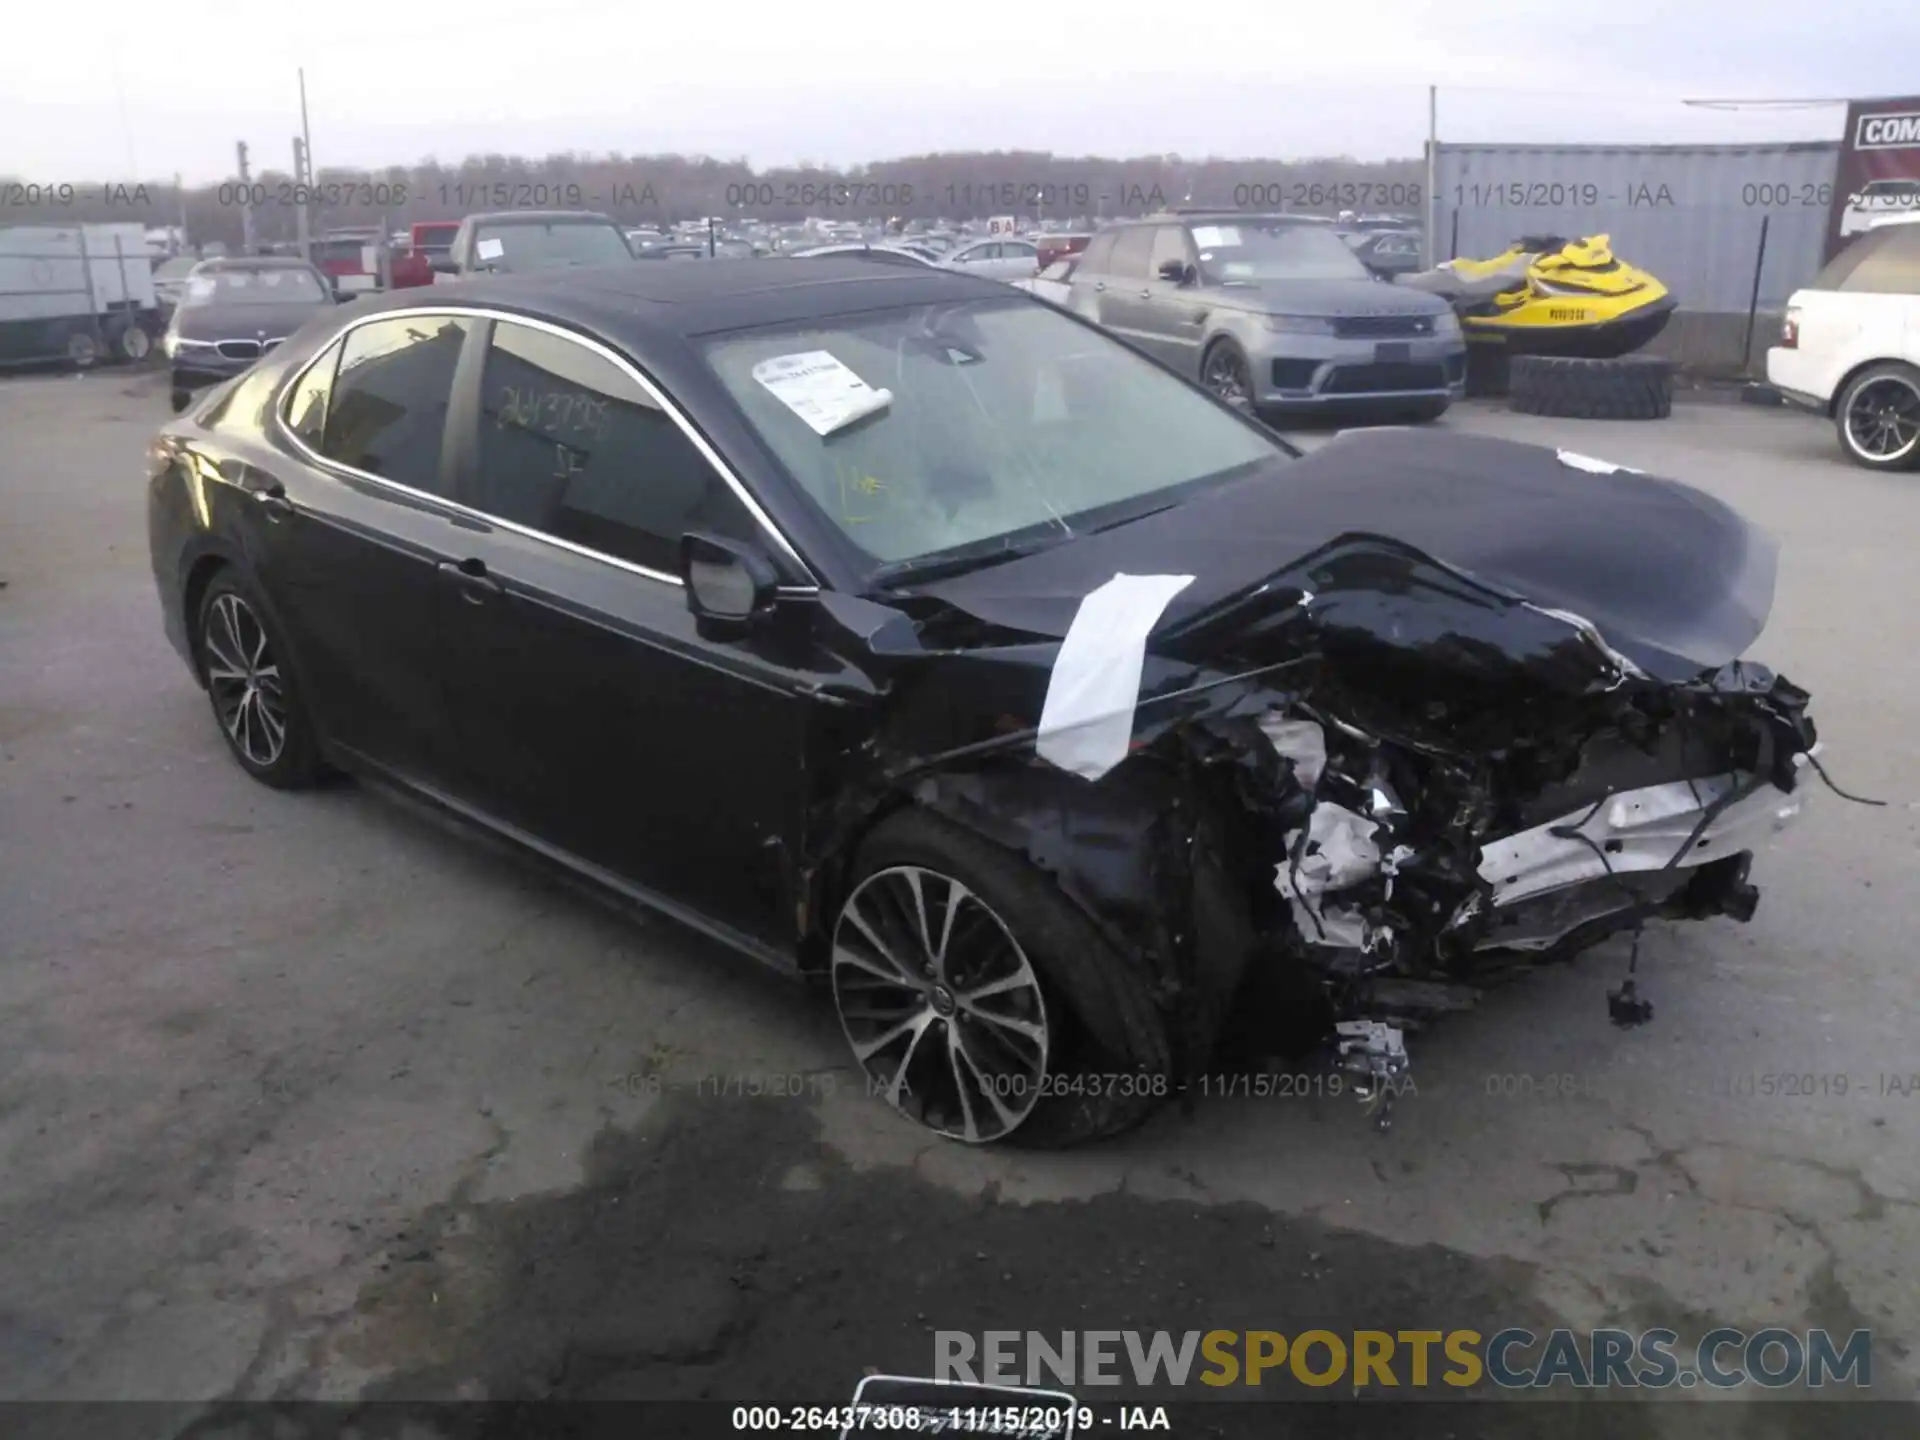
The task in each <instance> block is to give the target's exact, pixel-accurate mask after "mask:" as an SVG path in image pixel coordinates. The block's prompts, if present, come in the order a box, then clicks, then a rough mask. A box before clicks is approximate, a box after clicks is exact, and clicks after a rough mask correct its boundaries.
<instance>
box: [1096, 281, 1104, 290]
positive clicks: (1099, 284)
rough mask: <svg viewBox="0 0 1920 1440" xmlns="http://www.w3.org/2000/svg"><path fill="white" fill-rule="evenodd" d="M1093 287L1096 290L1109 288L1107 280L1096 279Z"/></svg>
mask: <svg viewBox="0 0 1920 1440" xmlns="http://www.w3.org/2000/svg"><path fill="white" fill-rule="evenodd" d="M1093 288H1094V289H1095V290H1105V289H1106V288H1107V282H1106V281H1104V280H1096V281H1094V282H1093Z"/></svg>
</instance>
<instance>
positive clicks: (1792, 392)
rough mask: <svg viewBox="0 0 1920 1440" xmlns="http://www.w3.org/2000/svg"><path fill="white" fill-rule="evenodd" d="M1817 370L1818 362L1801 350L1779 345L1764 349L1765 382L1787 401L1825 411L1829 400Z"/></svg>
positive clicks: (1807, 408)
mask: <svg viewBox="0 0 1920 1440" xmlns="http://www.w3.org/2000/svg"><path fill="white" fill-rule="evenodd" d="M1819 370H1820V366H1819V364H1818V362H1816V361H1815V360H1814V358H1813V357H1812V356H1811V355H1809V354H1808V353H1807V352H1806V351H1804V350H1799V349H1794V350H1789V349H1787V348H1785V347H1784V346H1780V345H1774V346H1771V347H1770V348H1769V349H1768V350H1767V383H1768V384H1769V385H1771V386H1773V388H1774V389H1776V390H1778V391H1779V392H1780V393H1781V394H1782V395H1783V396H1785V397H1786V399H1787V400H1788V402H1789V403H1791V404H1794V405H1798V406H1800V407H1801V408H1802V409H1805V410H1816V411H1818V412H1820V413H1821V414H1823V415H1824V414H1825V413H1826V411H1827V406H1828V404H1829V403H1830V400H1829V397H1828V396H1827V395H1825V394H1824V393H1823V391H1824V389H1825V386H1823V385H1822V383H1821V381H1822V378H1823V377H1822V376H1821V375H1820V374H1819Z"/></svg>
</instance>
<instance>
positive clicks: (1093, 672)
mask: <svg viewBox="0 0 1920 1440" xmlns="http://www.w3.org/2000/svg"><path fill="white" fill-rule="evenodd" d="M882 393H885V392H882ZM1192 583H1193V576H1191V575H1115V576H1114V577H1113V579H1111V580H1109V581H1107V583H1106V584H1104V585H1102V586H1100V587H1099V588H1098V589H1097V590H1092V591H1089V592H1088V593H1087V595H1086V597H1085V598H1084V599H1082V600H1081V602H1080V608H1079V610H1077V611H1076V612H1075V613H1074V617H1073V624H1072V625H1071V626H1070V627H1068V629H1067V636H1066V639H1064V640H1062V641H1061V642H1060V654H1059V655H1058V656H1057V657H1056V658H1055V660H1054V662H1053V674H1052V675H1051V676H1050V677H1049V679H1048V681H1047V698H1046V703H1045V704H1044V705H1043V706H1042V707H1041V709H1040V729H1039V734H1038V735H1037V737H1036V738H1035V742H1034V748H1035V749H1036V750H1038V751H1039V754H1040V758H1041V759H1043V760H1046V761H1050V762H1051V763H1052V764H1055V765H1058V766H1059V767H1060V768H1061V769H1062V770H1071V771H1072V772H1073V773H1074V774H1076V775H1084V776H1085V777H1086V778H1087V779H1089V780H1098V779H1099V778H1100V777H1101V776H1102V775H1104V774H1106V773H1107V771H1109V770H1111V769H1112V768H1113V767H1114V766H1116V765H1118V764H1119V763H1120V762H1121V761H1122V760H1124V759H1126V756H1127V747H1128V746H1129V745H1131V744H1132V743H1133V712H1134V707H1135V706H1136V705H1137V704H1138V703H1139V700H1140V671H1141V668H1142V667H1143V666H1144V665H1145V663H1146V657H1147V636H1148V635H1149V634H1150V633H1151V632H1152V630H1153V627H1154V626H1155V625H1157V624H1158V623H1159V621H1160V616H1161V614H1162V612H1163V611H1165V610H1166V608H1167V605H1168V604H1169V602H1171V601H1172V599H1173V597H1174V596H1176V595H1178V594H1179V593H1180V592H1181V591H1182V590H1184V589H1186V588H1187V586H1189V585H1191V584H1192Z"/></svg>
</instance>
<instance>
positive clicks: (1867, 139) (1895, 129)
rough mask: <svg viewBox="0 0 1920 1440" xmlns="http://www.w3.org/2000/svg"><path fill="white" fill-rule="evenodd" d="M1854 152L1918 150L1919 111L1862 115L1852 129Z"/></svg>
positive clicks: (1919, 133) (1919, 131)
mask: <svg viewBox="0 0 1920 1440" xmlns="http://www.w3.org/2000/svg"><path fill="white" fill-rule="evenodd" d="M1853 148H1854V149H1856V150H1912V149H1916V148H1920V110H1903V111H1900V112H1898V113H1897V114H1891V115H1887V114H1882V115H1862V116H1861V117H1860V121H1859V123H1858V124H1857V125H1855V126H1854V128H1853Z"/></svg>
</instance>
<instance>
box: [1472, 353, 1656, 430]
mask: <svg viewBox="0 0 1920 1440" xmlns="http://www.w3.org/2000/svg"><path fill="white" fill-rule="evenodd" d="M1508 394H1509V396H1510V397H1511V403H1512V406H1513V409H1514V410H1515V411H1517V412H1518V413H1520V414H1522V415H1551V416H1556V417H1559V418H1562V419H1568V420H1664V419H1666V418H1667V416H1669V415H1671V414H1672V413H1673V362H1672V361H1671V360H1665V359H1662V358H1660V357H1659V356H1655V355H1622V356H1619V357H1618V358H1616V359H1612V360H1584V359H1573V358H1571V357H1567V356H1561V355H1516V356H1514V357H1513V364H1512V369H1511V372H1510V379H1509V383H1508Z"/></svg>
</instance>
